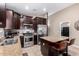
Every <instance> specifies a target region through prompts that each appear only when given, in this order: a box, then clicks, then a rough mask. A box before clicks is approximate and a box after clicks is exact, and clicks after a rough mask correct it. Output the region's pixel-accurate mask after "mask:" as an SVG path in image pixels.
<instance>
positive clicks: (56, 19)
mask: <svg viewBox="0 0 79 59" xmlns="http://www.w3.org/2000/svg"><path fill="white" fill-rule="evenodd" d="M77 20H79V4H74V5H72V6H70V7H68V8H65V9H63V10H61V11H59V12H57V13H55V14H53V15H51V16H49V21H50V28H49V36H60V35H61V34H60V24H61V23H62V22H69V23H70V37H71V38H76V41H75V44H76V45H79V31H77V30H76V29H75V28H74V22H76V21H77Z"/></svg>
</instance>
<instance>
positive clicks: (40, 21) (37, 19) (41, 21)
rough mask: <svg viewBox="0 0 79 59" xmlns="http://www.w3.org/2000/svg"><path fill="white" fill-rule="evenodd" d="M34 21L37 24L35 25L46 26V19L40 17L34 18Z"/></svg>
mask: <svg viewBox="0 0 79 59" xmlns="http://www.w3.org/2000/svg"><path fill="white" fill-rule="evenodd" d="M34 21H35V22H36V23H37V24H42V25H46V23H47V21H46V18H42V17H36V18H35V19H34Z"/></svg>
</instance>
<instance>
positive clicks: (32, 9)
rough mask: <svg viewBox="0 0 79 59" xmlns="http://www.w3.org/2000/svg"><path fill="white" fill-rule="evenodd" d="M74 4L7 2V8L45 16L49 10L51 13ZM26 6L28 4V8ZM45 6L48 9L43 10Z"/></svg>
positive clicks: (21, 12)
mask: <svg viewBox="0 0 79 59" xmlns="http://www.w3.org/2000/svg"><path fill="white" fill-rule="evenodd" d="M72 4H73V3H6V8H8V9H12V10H14V11H15V12H18V13H20V14H23V15H29V16H44V15H45V14H46V13H47V12H48V15H51V14H54V13H55V12H58V11H60V10H62V9H64V8H66V7H68V6H70V5H72ZM26 6H28V8H27V9H25V7H26ZM44 8H46V11H43V9H44Z"/></svg>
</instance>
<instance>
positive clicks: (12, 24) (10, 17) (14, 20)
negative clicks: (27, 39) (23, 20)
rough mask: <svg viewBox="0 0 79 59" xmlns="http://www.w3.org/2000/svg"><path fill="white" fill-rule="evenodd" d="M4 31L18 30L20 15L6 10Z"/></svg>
mask: <svg viewBox="0 0 79 59" xmlns="http://www.w3.org/2000/svg"><path fill="white" fill-rule="evenodd" d="M6 29H20V15H19V14H18V13H16V12H14V11H12V10H6Z"/></svg>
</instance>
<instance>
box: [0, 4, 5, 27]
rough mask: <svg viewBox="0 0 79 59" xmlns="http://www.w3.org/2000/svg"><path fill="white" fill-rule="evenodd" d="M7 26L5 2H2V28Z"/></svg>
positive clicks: (0, 20) (0, 18) (0, 22)
mask: <svg viewBox="0 0 79 59" xmlns="http://www.w3.org/2000/svg"><path fill="white" fill-rule="evenodd" d="M5 26H6V11H5V3H0V28H5Z"/></svg>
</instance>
